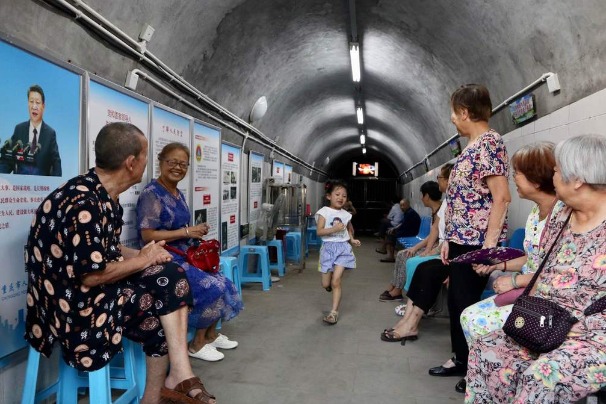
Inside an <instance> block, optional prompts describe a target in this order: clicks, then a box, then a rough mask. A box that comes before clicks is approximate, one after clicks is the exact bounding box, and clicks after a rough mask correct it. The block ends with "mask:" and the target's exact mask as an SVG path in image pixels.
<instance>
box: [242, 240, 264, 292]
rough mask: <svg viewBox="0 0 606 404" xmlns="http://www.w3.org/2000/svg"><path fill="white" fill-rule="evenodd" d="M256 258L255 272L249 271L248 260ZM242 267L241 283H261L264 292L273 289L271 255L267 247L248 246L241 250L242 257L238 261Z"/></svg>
mask: <svg viewBox="0 0 606 404" xmlns="http://www.w3.org/2000/svg"><path fill="white" fill-rule="evenodd" d="M253 256H256V258H257V265H256V268H255V272H249V271H248V261H249V260H248V259H249V258H252V257H253ZM238 265H239V267H240V282H242V283H249V282H259V283H261V284H262V285H263V290H265V291H267V290H269V289H270V288H271V274H270V271H269V253H268V251H267V246H264V245H247V246H244V247H241V248H240V256H239V259H238Z"/></svg>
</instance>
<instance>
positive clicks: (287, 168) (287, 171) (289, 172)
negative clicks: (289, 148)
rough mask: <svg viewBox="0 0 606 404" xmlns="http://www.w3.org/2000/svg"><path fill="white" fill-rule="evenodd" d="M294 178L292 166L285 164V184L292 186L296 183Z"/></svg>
mask: <svg viewBox="0 0 606 404" xmlns="http://www.w3.org/2000/svg"><path fill="white" fill-rule="evenodd" d="M292 176H293V173H292V166H289V165H288V164H284V182H285V183H287V184H292V183H293V182H294V181H293V178H292Z"/></svg>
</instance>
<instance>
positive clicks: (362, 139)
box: [360, 135, 366, 144]
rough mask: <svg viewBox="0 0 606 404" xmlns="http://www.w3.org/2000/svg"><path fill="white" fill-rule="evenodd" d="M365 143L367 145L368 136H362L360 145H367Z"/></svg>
mask: <svg viewBox="0 0 606 404" xmlns="http://www.w3.org/2000/svg"><path fill="white" fill-rule="evenodd" d="M365 143H366V136H364V135H360V144H365Z"/></svg>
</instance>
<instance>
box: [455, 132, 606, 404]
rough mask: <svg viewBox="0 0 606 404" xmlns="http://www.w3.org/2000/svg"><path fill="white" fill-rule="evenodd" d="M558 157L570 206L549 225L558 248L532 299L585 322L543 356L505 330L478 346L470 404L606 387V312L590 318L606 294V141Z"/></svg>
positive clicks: (577, 142)
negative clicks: (587, 312) (593, 307)
mask: <svg viewBox="0 0 606 404" xmlns="http://www.w3.org/2000/svg"><path fill="white" fill-rule="evenodd" d="M555 157H556V166H555V170H554V171H555V173H554V175H553V183H554V186H555V190H556V195H557V196H558V199H560V200H561V201H562V202H564V203H565V204H566V207H565V208H564V209H562V210H561V211H560V212H558V213H557V214H553V215H551V217H550V218H549V222H548V223H547V224H546V226H545V232H544V235H543V237H542V239H541V248H544V249H545V250H546V251H547V250H549V249H550V248H551V246H552V245H553V250H552V251H551V254H549V256H548V257H542V259H543V260H545V263H544V266H543V270H542V271H541V273H540V274H539V276H538V279H537V280H536V283H535V285H534V287H533V288H532V290H531V291H530V293H529V295H530V296H536V297H540V298H543V299H546V300H549V301H550V302H553V303H555V304H557V305H558V306H560V307H562V308H564V309H566V310H568V311H569V312H570V313H571V314H572V315H573V316H574V317H576V318H577V319H578V320H579V321H578V322H577V323H575V324H574V325H573V326H572V329H571V330H570V331H569V332H568V334H567V336H566V339H565V340H564V342H563V343H562V345H560V346H559V347H558V348H555V349H554V350H552V351H550V352H547V353H542V354H539V353H537V352H533V351H530V350H529V349H528V348H525V347H523V346H521V345H520V344H518V343H517V342H515V341H514V340H513V339H512V338H510V337H508V336H507V335H506V334H505V332H504V331H503V330H502V329H499V330H495V331H493V332H491V333H490V334H488V335H485V336H483V337H480V338H477V339H475V340H473V341H472V344H471V347H470V350H469V351H470V355H469V365H468V366H469V370H468V372H467V392H466V395H465V402H466V403H468V404H470V403H516V404H521V403H529V402H534V403H556V402H557V403H571V402H576V401H578V400H580V399H582V398H583V397H585V396H587V395H588V394H590V393H592V392H595V391H598V390H600V388H602V387H604V386H606V380H605V379H604V372H605V371H606V365H605V364H606V350H605V348H604V342H605V341H606V314H605V313H604V311H601V312H598V313H596V314H592V315H585V314H584V311H585V309H586V308H587V307H589V306H590V305H591V304H593V303H595V302H597V301H598V300H599V299H600V298H602V297H603V296H604V295H606V277H605V275H604V274H605V273H606V165H604V162H605V161H606V137H605V136H602V135H582V136H575V137H572V138H570V139H567V140H565V141H563V142H561V143H559V144H558V145H557V146H556V149H555ZM560 231H561V234H560ZM558 236H559V237H558ZM599 308H602V309H604V308H605V307H604V306H599V307H598V309H599Z"/></svg>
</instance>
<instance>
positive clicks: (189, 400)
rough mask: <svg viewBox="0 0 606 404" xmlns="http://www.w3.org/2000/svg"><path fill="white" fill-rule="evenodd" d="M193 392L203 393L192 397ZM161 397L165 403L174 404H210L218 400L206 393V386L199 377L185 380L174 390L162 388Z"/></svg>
mask: <svg viewBox="0 0 606 404" xmlns="http://www.w3.org/2000/svg"><path fill="white" fill-rule="evenodd" d="M193 390H202V391H201V392H200V393H198V394H196V395H195V396H194V397H192V396H190V395H189V393H190V392H191V391H193ZM160 396H161V397H162V402H163V403H174V404H177V403H178V404H200V403H203V404H210V403H211V400H216V399H215V396H213V395H212V394H210V393H209V392H208V391H206V389H205V388H204V384H203V383H202V381H201V380H200V378H199V377H192V378H189V379H187V380H183V381H182V382H181V383H179V384H177V385H176V386H175V388H174V389H172V390H171V389H169V388H167V387H162V388H161V389H160Z"/></svg>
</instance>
